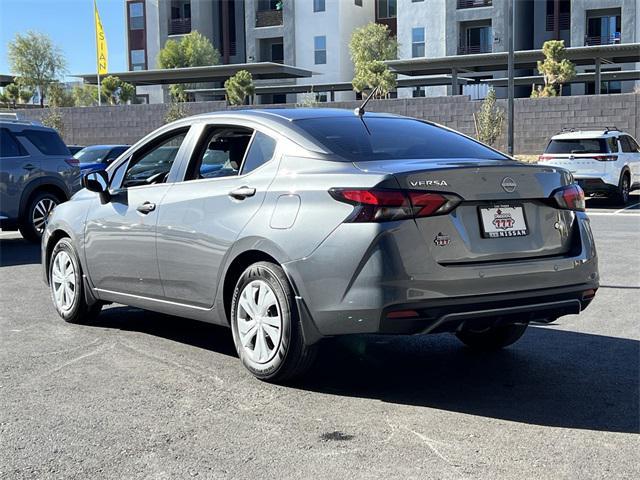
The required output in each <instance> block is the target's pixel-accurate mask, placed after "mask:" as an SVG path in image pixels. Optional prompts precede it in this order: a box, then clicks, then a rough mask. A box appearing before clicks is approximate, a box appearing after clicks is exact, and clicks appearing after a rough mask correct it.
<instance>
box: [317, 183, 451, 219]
mask: <svg viewBox="0 0 640 480" xmlns="http://www.w3.org/2000/svg"><path fill="white" fill-rule="evenodd" d="M329 193H330V194H331V196H332V197H333V198H335V199H336V200H338V201H340V202H344V203H349V204H351V205H354V206H355V207H356V208H354V210H353V213H352V214H351V215H350V216H349V218H348V219H347V221H349V222H388V221H393V220H404V219H407V218H416V217H430V216H435V215H443V214H445V213H449V212H451V211H452V210H453V209H454V208H456V206H458V204H459V203H460V202H461V201H462V199H461V198H460V197H458V196H457V195H453V194H450V193H436V192H424V191H416V190H409V191H406V190H387V189H356V188H332V189H331V190H329Z"/></svg>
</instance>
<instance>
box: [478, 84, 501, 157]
mask: <svg viewBox="0 0 640 480" xmlns="http://www.w3.org/2000/svg"><path fill="white" fill-rule="evenodd" d="M473 117H474V121H475V125H476V137H477V139H478V140H480V141H481V142H483V143H486V144H487V145H492V146H493V145H494V144H495V143H496V140H497V139H498V137H499V136H500V134H501V133H502V129H503V127H504V110H503V109H501V108H499V107H498V105H497V104H496V91H495V90H494V89H493V88H491V89H489V92H488V93H487V96H486V97H485V99H484V100H483V101H482V105H481V106H480V110H479V111H478V112H477V113H474V116H473Z"/></svg>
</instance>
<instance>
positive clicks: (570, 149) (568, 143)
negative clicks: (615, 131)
mask: <svg viewBox="0 0 640 480" xmlns="http://www.w3.org/2000/svg"><path fill="white" fill-rule="evenodd" d="M545 153H609V148H608V147H607V141H606V139H604V138H572V139H566V140H551V142H549V145H548V146H547V150H546V151H545Z"/></svg>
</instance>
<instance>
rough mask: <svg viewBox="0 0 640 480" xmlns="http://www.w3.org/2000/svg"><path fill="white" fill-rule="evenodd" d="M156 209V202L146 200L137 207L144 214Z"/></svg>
mask: <svg viewBox="0 0 640 480" xmlns="http://www.w3.org/2000/svg"><path fill="white" fill-rule="evenodd" d="M155 209H156V204H155V203H151V202H144V203H143V204H142V205H138V208H136V210H138V211H139V212H140V213H143V214H145V215H146V214H147V213H151V212H153V211H154V210H155Z"/></svg>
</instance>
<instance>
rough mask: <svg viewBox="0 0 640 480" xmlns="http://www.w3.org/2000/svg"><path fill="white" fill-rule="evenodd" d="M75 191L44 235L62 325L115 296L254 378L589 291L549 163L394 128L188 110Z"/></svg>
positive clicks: (555, 303)
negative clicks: (326, 344) (352, 337)
mask: <svg viewBox="0 0 640 480" xmlns="http://www.w3.org/2000/svg"><path fill="white" fill-rule="evenodd" d="M159 152H160V153H159ZM84 182H85V186H86V188H85V190H83V191H81V192H80V193H78V194H77V195H76V196H74V198H73V199H72V200H71V201H69V202H67V203H65V204H63V205H60V206H59V207H58V208H56V210H55V211H54V213H53V215H52V216H51V217H50V219H49V222H48V225H47V228H46V232H45V235H44V238H43V242H42V253H43V255H42V259H43V267H44V276H45V280H46V281H47V282H48V283H49V285H50V288H51V296H52V299H53V303H54V305H55V308H56V309H57V311H58V313H59V314H60V316H61V317H62V318H64V319H65V320H67V321H69V322H85V321H88V320H89V319H91V317H93V316H94V315H97V314H98V312H99V311H100V309H101V307H102V306H103V305H104V304H106V303H112V302H116V303H120V304H126V305H132V306H136V307H140V308H144V309H149V310H153V311H157V312H162V313H167V314H172V315H178V316H182V317H188V318H192V319H197V320H202V321H205V322H211V323H215V324H219V325H225V326H228V327H230V328H231V329H232V332H233V339H234V342H235V346H236V349H237V351H238V355H239V356H240V359H241V361H242V362H243V364H244V365H245V366H246V367H247V368H248V369H249V370H250V371H251V373H252V374H253V375H255V376H256V377H258V378H261V379H264V380H269V381H285V380H288V379H291V378H292V377H294V376H297V375H300V374H301V373H302V372H304V371H305V369H306V368H307V367H308V366H309V365H310V364H311V363H312V360H313V358H314V355H315V353H316V351H317V348H318V342H319V341H320V340H322V339H323V338H326V337H332V336H336V335H346V334H365V333H385V334H424V333H441V332H451V333H455V334H456V335H457V337H458V338H459V339H460V340H461V341H462V342H464V343H465V344H467V345H469V346H470V347H473V348H477V349H497V348H501V347H505V346H507V345H510V344H512V343H513V342H515V341H516V340H517V339H518V338H520V337H521V336H522V334H523V333H524V331H525V329H526V328H527V325H528V324H529V323H530V322H534V321H535V322H552V321H554V320H555V319H557V318H558V317H560V316H563V315H567V314H577V313H579V312H580V311H581V310H582V309H584V308H585V307H586V306H587V305H588V304H589V302H590V301H591V300H592V298H593V297H594V295H595V292H596V289H597V288H598V281H599V278H598V268H597V256H596V251H595V247H594V242H593V236H592V234H591V230H590V227H589V219H588V218H587V216H586V214H585V213H584V196H583V193H582V190H581V189H580V187H578V186H577V185H575V184H574V183H573V179H572V177H571V175H570V174H569V173H568V172H567V171H566V170H563V169H560V168H555V167H546V166H540V165H525V164H521V163H519V162H517V161H514V160H512V159H510V158H508V157H506V156H504V155H503V154H501V153H499V152H497V151H495V150H493V149H491V148H489V147H487V146H485V145H483V144H480V143H478V142H476V141H475V140H473V139H471V138H469V137H466V136H464V135H461V134H459V133H456V132H454V131H452V130H449V129H447V128H444V127H441V126H438V125H435V124H432V123H429V122H424V121H420V120H415V119H411V118H406V117H399V116H392V115H384V114H377V113H376V114H373V113H367V114H364V115H358V114H354V112H351V111H346V110H335V109H294V110H251V111H235V112H221V113H212V114H205V115H198V116H194V117H190V118H187V119H183V120H179V121H177V122H174V123H171V124H169V125H166V126H164V127H162V128H160V129H159V130H157V131H156V132H154V133H152V134H150V135H148V136H147V137H145V138H144V139H142V140H141V141H140V142H138V143H137V144H136V145H134V146H133V147H132V148H131V149H130V150H129V151H128V152H127V155H124V156H123V157H121V158H120V159H118V160H117V161H115V162H114V163H113V164H111V165H110V166H109V167H108V169H107V170H106V171H99V172H93V173H91V174H89V175H87V176H86V177H85V180H84ZM176 328H179V327H178V326H177V327H176Z"/></svg>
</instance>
